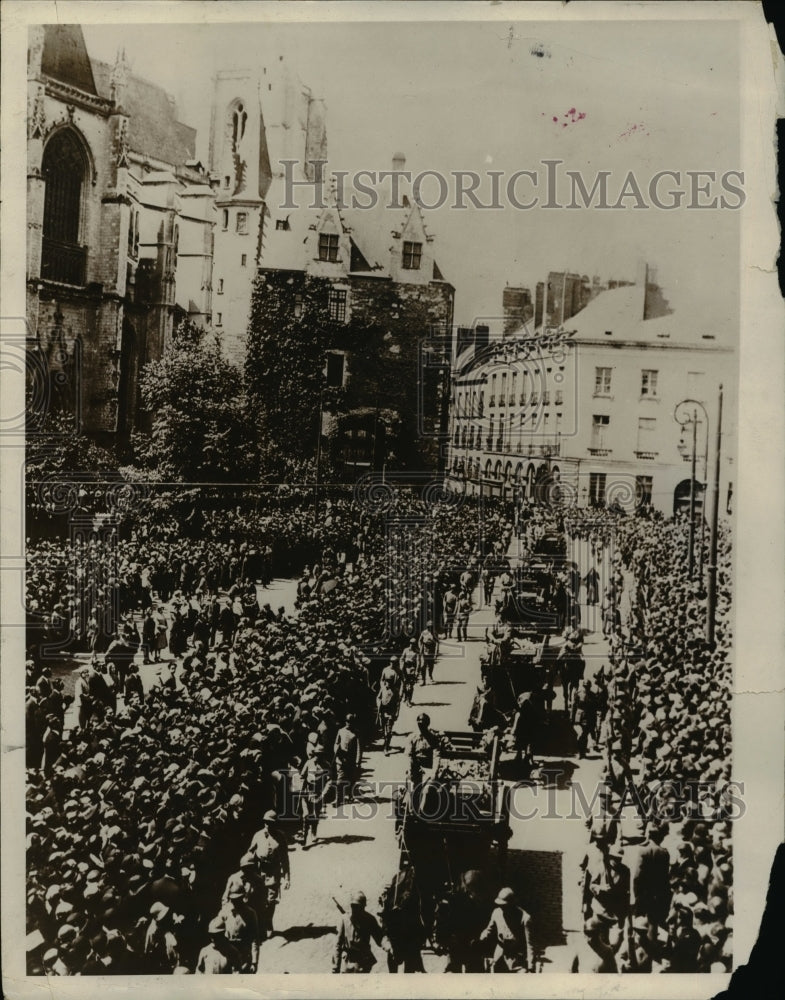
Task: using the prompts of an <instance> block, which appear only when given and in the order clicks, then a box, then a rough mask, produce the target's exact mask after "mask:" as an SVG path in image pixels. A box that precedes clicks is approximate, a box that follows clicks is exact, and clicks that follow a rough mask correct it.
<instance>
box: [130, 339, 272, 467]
mask: <svg viewBox="0 0 785 1000" xmlns="http://www.w3.org/2000/svg"><path fill="white" fill-rule="evenodd" d="M140 388H141V393H142V400H143V402H144V406H145V409H146V410H147V411H148V413H149V414H150V419H151V425H152V431H151V433H150V434H149V435H148V434H135V435H134V437H133V447H134V454H135V458H136V461H137V463H138V464H140V465H142V466H144V467H146V468H149V469H154V470H155V471H156V472H157V473H158V474H159V475H160V476H161V477H162V478H163V479H164V480H171V481H179V482H221V481H228V482H245V481H247V480H249V479H250V478H253V476H254V474H255V470H256V464H257V463H256V445H255V441H254V437H253V436H252V435H251V434H249V423H248V420H247V419H246V399H245V393H244V388H243V376H242V372H241V371H240V369H239V368H237V367H236V366H235V365H233V364H231V362H229V361H227V360H226V359H225V358H224V357H223V356H222V355H221V349H220V343H219V341H218V339H217V337H216V338H211V337H208V336H207V335H206V334H205V333H204V331H202V330H201V329H200V328H199V327H198V326H196V325H195V324H194V323H192V322H190V321H189V320H184V321H183V322H181V323H180V324H179V325H178V327H177V328H176V330H175V333H174V336H173V338H172V344H171V346H170V347H169V348H168V349H167V350H166V351H165V353H164V356H163V357H162V358H161V360H160V361H152V362H149V363H148V364H146V365H145V366H144V368H143V369H142V372H141V376H140Z"/></svg>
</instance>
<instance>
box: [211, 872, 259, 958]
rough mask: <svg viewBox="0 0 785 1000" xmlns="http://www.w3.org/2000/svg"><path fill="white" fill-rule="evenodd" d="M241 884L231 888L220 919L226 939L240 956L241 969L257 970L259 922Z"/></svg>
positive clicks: (219, 915)
mask: <svg viewBox="0 0 785 1000" xmlns="http://www.w3.org/2000/svg"><path fill="white" fill-rule="evenodd" d="M244 896H245V893H244V891H243V889H242V888H240V887H239V886H237V887H235V888H234V889H230V890H229V898H228V899H227V901H226V902H225V903H224V905H223V906H222V907H221V912H220V913H219V914H218V919H219V920H220V921H221V923H222V924H223V933H224V935H225V937H226V940H227V941H228V942H229V944H230V945H231V946H232V947H233V948H234V950H235V951H236V952H237V954H238V955H239V957H240V971H242V972H256V966H257V964H258V962H259V937H260V933H259V924H258V922H257V919H256V914H255V913H254V911H253V910H252V909H251V907H250V906H248V904H247V903H246V902H245V901H244Z"/></svg>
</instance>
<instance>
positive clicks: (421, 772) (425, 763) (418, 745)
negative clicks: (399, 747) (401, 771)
mask: <svg viewBox="0 0 785 1000" xmlns="http://www.w3.org/2000/svg"><path fill="white" fill-rule="evenodd" d="M417 729H418V731H417V733H415V735H414V736H412V738H411V740H410V742H409V755H408V756H409V780H410V781H411V783H412V785H413V786H414V787H415V788H417V787H418V786H419V785H421V784H422V781H423V778H424V777H430V776H431V775H432V774H433V772H434V771H435V770H436V767H437V765H438V763H439V749H440V747H441V744H442V737H441V736H440V735H439V734H438V733H435V732H434V731H433V730H432V729H431V719H430V716H428V715H426V714H425V712H421V713H420V714H419V715H418V716H417Z"/></svg>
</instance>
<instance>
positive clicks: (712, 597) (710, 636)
mask: <svg viewBox="0 0 785 1000" xmlns="http://www.w3.org/2000/svg"><path fill="white" fill-rule="evenodd" d="M707 429H708V428H707ZM721 448H722V385H720V392H719V398H718V401H717V450H716V454H715V456H714V482H713V483H712V487H711V535H710V536H709V585H708V599H707V602H706V603H707V608H706V642H707V644H708V645H709V646H713V645H714V625H715V621H714V619H715V617H716V614H717V528H718V525H719V512H720V452H721Z"/></svg>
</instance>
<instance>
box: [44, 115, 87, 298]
mask: <svg viewBox="0 0 785 1000" xmlns="http://www.w3.org/2000/svg"><path fill="white" fill-rule="evenodd" d="M41 173H42V174H43V178H44V182H45V185H46V186H45V191H44V219H43V233H42V235H43V247H42V258H41V277H43V278H49V279H50V280H52V281H62V282H65V283H67V284H71V285H82V284H84V265H85V259H86V253H85V250H84V248H83V247H81V246H80V237H81V233H82V202H83V194H84V186H85V181H86V179H87V176H88V161H87V157H86V155H85V151H84V147H83V146H82V143H81V142H80V140H79V138H78V137H77V135H76V133H75V132H74V131H73V130H72V129H68V128H66V129H61V130H60V131H58V132H55V134H54V135H53V136H52V138H51V139H50V140H49V142H48V143H47V144H46V148H45V149H44V155H43V159H42V162H41Z"/></svg>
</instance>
